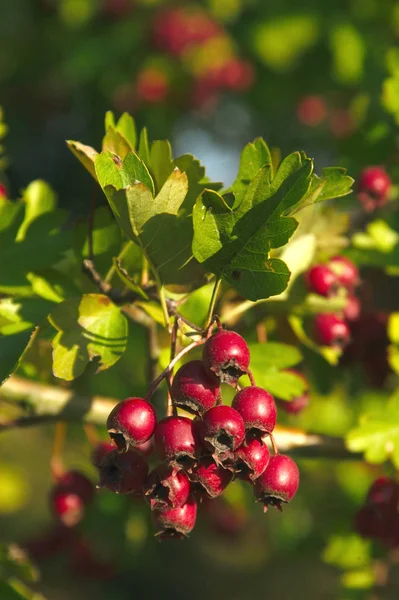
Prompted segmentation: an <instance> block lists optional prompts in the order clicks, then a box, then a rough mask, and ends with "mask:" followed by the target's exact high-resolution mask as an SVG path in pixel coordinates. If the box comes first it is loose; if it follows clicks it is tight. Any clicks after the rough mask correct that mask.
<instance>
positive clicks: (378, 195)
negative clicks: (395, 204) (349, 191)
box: [357, 167, 392, 212]
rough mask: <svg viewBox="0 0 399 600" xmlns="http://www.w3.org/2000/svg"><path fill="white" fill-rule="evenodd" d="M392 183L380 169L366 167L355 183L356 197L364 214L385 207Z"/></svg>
mask: <svg viewBox="0 0 399 600" xmlns="http://www.w3.org/2000/svg"><path fill="white" fill-rule="evenodd" d="M391 187H392V181H391V178H390V177H389V175H388V173H387V172H386V171H385V169H383V168H382V167H367V168H366V169H364V170H363V171H362V173H361V174H360V177H359V180H358V183H357V197H358V199H359V201H360V203H361V204H362V206H363V208H364V210H365V211H366V212H373V211H374V210H376V209H377V208H381V207H382V206H385V204H386V203H387V202H388V199H389V193H390V191H391Z"/></svg>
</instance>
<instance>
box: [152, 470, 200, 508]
mask: <svg viewBox="0 0 399 600" xmlns="http://www.w3.org/2000/svg"><path fill="white" fill-rule="evenodd" d="M143 492H144V498H145V499H146V500H147V502H148V503H149V504H150V507H151V510H158V511H160V510H169V509H170V508H178V507H179V506H183V504H184V503H185V502H186V500H187V498H188V496H189V493H190V481H189V479H188V477H187V475H185V473H183V472H182V471H178V470H177V469H175V468H173V467H171V466H170V465H167V464H166V463H162V464H161V465H159V466H158V467H156V469H154V470H153V471H151V473H150V474H149V475H148V477H147V479H146V481H145V483H144V487H143Z"/></svg>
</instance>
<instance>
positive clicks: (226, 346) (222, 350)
mask: <svg viewBox="0 0 399 600" xmlns="http://www.w3.org/2000/svg"><path fill="white" fill-rule="evenodd" d="M202 361H203V363H204V365H205V368H206V369H207V370H209V371H211V373H213V374H214V375H216V376H217V377H218V378H219V379H220V381H221V382H223V383H229V384H230V385H235V384H236V383H237V381H238V379H239V378H240V377H241V375H244V374H245V373H246V372H247V370H248V367H249V361H250V355H249V348H248V346H247V343H246V341H245V340H244V338H243V337H241V335H239V334H238V333H236V332H235V331H226V330H225V329H220V330H219V331H217V332H216V333H215V334H214V335H212V336H211V337H210V338H209V339H208V340H207V341H206V342H205V345H204V350H203V354H202Z"/></svg>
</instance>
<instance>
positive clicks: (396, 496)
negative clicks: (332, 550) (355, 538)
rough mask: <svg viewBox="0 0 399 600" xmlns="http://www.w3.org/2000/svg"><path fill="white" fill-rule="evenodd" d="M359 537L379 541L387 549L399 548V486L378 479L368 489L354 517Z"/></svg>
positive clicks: (387, 480)
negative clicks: (363, 501)
mask: <svg viewBox="0 0 399 600" xmlns="http://www.w3.org/2000/svg"><path fill="white" fill-rule="evenodd" d="M355 529H356V531H357V532H358V533H360V535H362V536H363V537H367V538H372V539H376V540H379V541H380V542H381V543H382V544H383V545H384V546H387V547H388V548H398V547H399V484H398V482H397V481H395V480H394V479H392V478H390V477H379V478H378V479H376V481H374V483H373V484H372V486H371V487H370V489H369V491H368V494H367V497H366V502H365V504H364V506H362V508H361V509H360V510H359V511H358V512H357V514H356V517H355Z"/></svg>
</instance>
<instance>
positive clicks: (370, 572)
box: [341, 565, 375, 590]
mask: <svg viewBox="0 0 399 600" xmlns="http://www.w3.org/2000/svg"><path fill="white" fill-rule="evenodd" d="M341 583H342V585H343V586H344V587H346V588H350V589H355V590H368V589H370V588H372V587H373V586H374V584H375V570H374V569H373V567H372V566H371V565H370V566H367V567H363V568H362V569H354V570H353V571H347V572H346V573H344V574H343V575H342V577H341Z"/></svg>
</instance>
